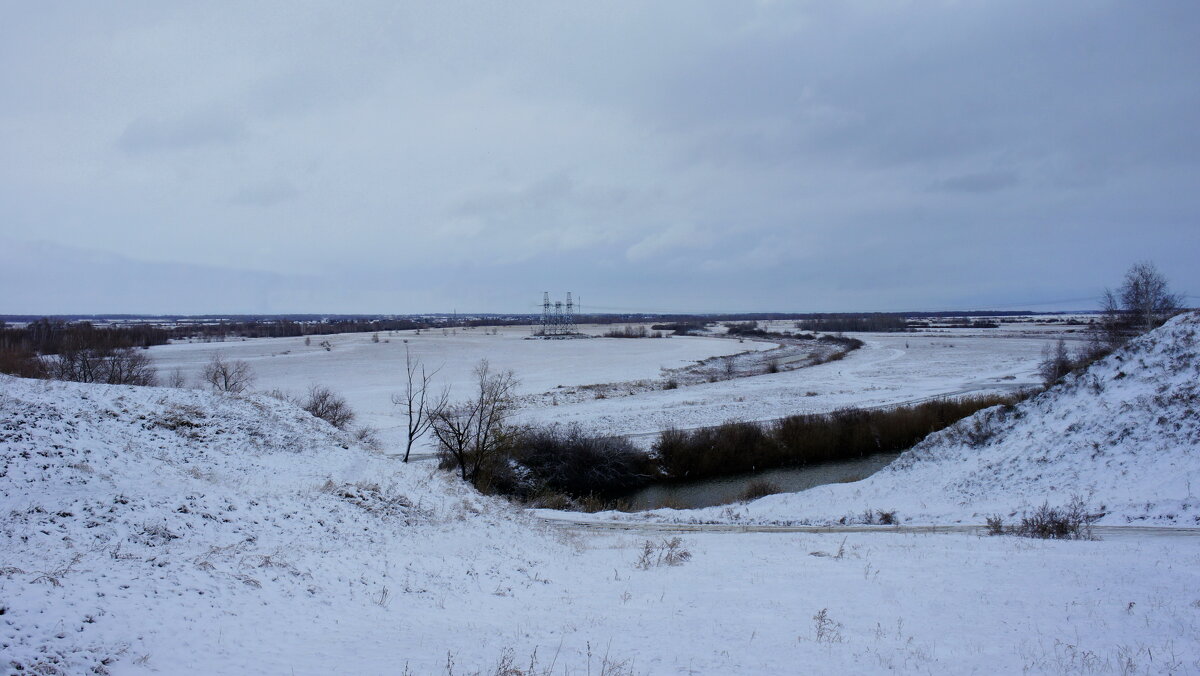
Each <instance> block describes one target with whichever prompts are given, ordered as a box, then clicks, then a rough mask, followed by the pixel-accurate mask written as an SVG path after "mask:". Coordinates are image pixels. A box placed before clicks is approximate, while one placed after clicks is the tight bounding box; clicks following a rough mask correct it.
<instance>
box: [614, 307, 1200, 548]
mask: <svg viewBox="0 0 1200 676" xmlns="http://www.w3.org/2000/svg"><path fill="white" fill-rule="evenodd" d="M1076 496H1077V497H1079V498H1081V499H1082V500H1083V501H1084V502H1085V503H1087V504H1088V505H1089V506H1090V507H1091V508H1092V509H1093V510H1095V511H1096V512H1097V513H1101V512H1102V513H1103V514H1104V516H1103V518H1102V519H1101V520H1100V523H1102V524H1124V523H1154V524H1160V525H1178V526H1192V527H1194V526H1197V525H1200V314H1196V313H1191V314H1187V315H1181V316H1179V317H1176V318H1175V319H1174V320H1172V321H1171V322H1169V323H1168V324H1167V325H1165V326H1163V327H1162V328H1160V329H1158V330H1156V331H1153V332H1151V333H1149V334H1146V335H1144V336H1142V337H1140V338H1138V339H1136V340H1134V341H1132V342H1130V343H1129V344H1128V345H1126V346H1125V347H1123V348H1121V349H1120V350H1118V351H1117V352H1115V353H1114V354H1112V355H1110V356H1108V357H1107V358H1105V359H1103V360H1102V361H1100V362H1098V363H1096V364H1094V365H1092V367H1091V368H1090V369H1089V370H1088V371H1086V372H1084V373H1082V374H1077V375H1072V376H1068V378H1067V379H1066V381H1065V382H1063V383H1061V384H1059V385H1057V386H1055V387H1053V388H1052V389H1050V390H1048V391H1046V392H1044V393H1042V394H1039V395H1038V396H1036V397H1034V398H1032V399H1029V400H1027V401H1025V402H1022V403H1020V404H1018V405H1017V406H1015V407H1014V408H1012V409H1011V410H1008V409H1005V408H1001V407H997V408H993V409H988V410H985V411H981V412H979V413H978V414H976V415H974V416H972V417H970V418H967V419H965V420H962V421H960V422H959V423H957V424H956V425H953V426H951V427H949V428H947V429H945V430H943V431H942V432H939V433H937V434H934V435H931V436H930V437H929V438H927V439H926V440H925V441H923V442H922V443H920V444H919V445H917V446H916V447H914V448H913V449H912V450H910V451H907V452H905V453H904V454H903V455H901V456H900V457H899V458H898V459H897V460H896V461H895V462H893V463H892V464H891V465H890V466H888V467H887V468H885V469H884V470H882V471H880V472H879V473H877V474H875V475H873V476H871V477H868V478H867V479H864V480H862V481H858V482H855V483H848V484H834V485H828V486H820V487H817V488H814V489H810V490H807V491H804V492H801V493H794V494H785V495H774V496H769V497H766V498H763V499H761V500H758V501H756V502H753V503H751V504H748V505H742V506H729V507H721V508H709V509H705V510H694V511H686V512H675V511H673V510H662V511H659V512H655V513H652V514H641V515H638V516H637V517H635V518H639V519H665V520H679V521H684V522H708V521H714V522H753V523H778V522H783V523H830V522H838V521H840V520H842V519H846V520H849V521H852V520H854V519H855V518H857V517H858V516H860V515H862V514H864V513H865V512H867V511H869V510H887V511H891V510H895V511H897V512H898V514H899V516H900V518H901V520H902V521H903V522H905V523H947V522H967V523H974V524H978V523H982V522H983V520H984V518H985V517H987V516H989V515H993V514H1000V515H1003V516H1015V515H1016V514H1017V513H1018V512H1020V511H1022V510H1029V509H1032V508H1034V507H1037V506H1038V505H1041V504H1042V503H1043V502H1046V501H1049V502H1051V503H1052V504H1065V503H1067V502H1068V501H1070V499H1071V498H1072V497H1076ZM612 516H616V518H630V517H626V516H623V515H612Z"/></svg>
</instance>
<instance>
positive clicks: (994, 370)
mask: <svg viewBox="0 0 1200 676" xmlns="http://www.w3.org/2000/svg"><path fill="white" fill-rule="evenodd" d="M607 328H611V327H607ZM772 328H776V329H780V330H784V329H788V328H794V327H792V326H791V325H790V324H789V323H780V324H779V325H778V326H773V327H772ZM1033 329H1037V330H1033ZM592 330H593V331H598V330H600V328H598V327H592ZM1059 332H1061V327H1033V328H1032V329H1031V328H1030V327H1025V326H1021V327H1018V328H1014V329H988V330H982V331H981V330H965V329H941V330H935V331H928V332H921V333H902V334H896V333H891V334H889V333H878V334H854V336H855V337H857V338H861V339H862V340H864V341H865V343H866V345H865V346H864V347H863V348H862V349H859V350H855V351H854V352H851V353H850V354H848V355H847V356H846V358H845V359H843V360H841V361H836V362H830V363H827V364H822V365H820V366H813V367H808V368H801V369H798V370H794V371H786V372H782V373H774V374H761V375H756V376H753V377H745V378H736V379H733V380H724V381H719V382H714V383H702V384H697V385H692V386H681V387H679V388H678V389H669V390H668V389H658V390H650V391H644V388H640V387H631V388H630V389H629V391H632V392H633V394H632V395H629V396H619V395H620V394H621V390H620V388H616V390H617V391H616V392H615V393H614V392H613V391H611V390H609V391H608V392H607V395H606V397H605V398H603V399H598V398H587V399H585V400H583V401H578V400H576V399H577V397H575V398H572V397H569V396H560V394H559V393H562V392H565V391H566V390H569V389H570V388H574V387H579V386H584V385H595V384H602V383H624V382H631V381H633V382H638V383H640V382H641V381H646V380H652V379H656V378H660V377H661V375H662V372H663V369H674V368H681V367H685V366H689V365H691V364H694V363H696V362H698V361H700V360H703V359H706V358H709V357H713V356H718V355H729V354H736V353H739V352H744V351H747V350H755V351H759V350H769V349H771V348H773V347H775V345H776V344H775V343H771V342H762V341H750V340H747V341H745V342H738V341H736V340H731V339H726V338H711V337H692V336H687V337H672V338H668V339H623V338H594V339H588V340H525V337H527V336H528V330H527V329H525V328H523V327H502V328H500V329H499V334H498V335H487V334H485V333H484V332H483V329H470V330H465V329H459V330H458V331H457V333H450V334H449V335H443V334H442V332H441V331H428V330H426V331H422V332H421V334H420V335H416V334H414V333H413V332H412V331H397V332H395V334H394V335H389V334H388V333H387V332H384V333H382V334H381V336H380V339H381V342H379V343H374V342H372V340H371V338H372V334H368V333H352V334H339V335H334V336H312V340H311V341H310V342H311V344H310V345H307V346H306V345H305V344H304V339H303V338H259V339H250V340H231V341H226V342H214V343H177V344H173V345H162V346H156V347H153V348H151V349H150V352H149V354H150V356H151V358H152V359H153V360H154V364H155V367H156V368H157V369H158V371H159V373H160V375H163V376H167V375H169V374H170V373H171V372H173V371H174V370H175V369H179V370H180V371H181V372H182V373H183V374H184V375H185V377H186V378H188V380H189V381H190V383H192V384H197V383H198V382H199V374H200V371H201V369H202V368H203V366H204V364H205V363H206V362H208V360H209V359H211V358H212V355H214V354H220V355H221V356H223V357H224V358H225V359H238V360H244V361H246V362H247V363H249V364H250V366H251V368H252V369H253V370H254V373H255V374H256V376H257V379H256V381H255V383H254V385H253V387H254V389H255V390H257V391H260V392H265V391H269V390H273V389H279V390H282V391H284V392H286V393H288V394H290V395H292V396H294V397H302V396H303V395H304V392H305V390H306V389H307V388H308V387H309V386H310V385H312V384H321V385H325V386H328V387H330V388H332V389H333V390H334V391H336V392H337V393H339V394H340V395H342V396H344V397H345V398H346V400H347V401H348V402H349V404H350V407H351V408H352V409H353V410H354V411H355V412H356V413H357V414H358V416H359V418H358V420H357V421H356V424H365V425H369V426H371V427H374V428H377V429H378V430H379V431H380V434H379V436H380V438H381V439H382V441H383V445H384V447H385V449H388V450H389V451H392V452H395V451H397V450H399V451H402V450H403V447H404V440H403V431H404V428H405V421H404V418H403V417H402V416H401V415H400V411H399V410H398V409H397V408H396V407H395V406H393V405H392V402H391V395H392V394H394V393H398V392H400V391H402V389H403V386H404V377H403V374H404V355H405V347H406V345H407V347H408V348H409V349H410V350H411V353H412V356H413V358H414V359H418V360H420V361H421V362H422V363H423V364H424V365H426V366H427V367H428V368H429V369H431V370H432V369H435V368H441V371H440V372H439V373H438V374H437V377H436V380H435V389H436V388H440V387H442V386H443V385H449V386H451V388H452V392H451V395H452V397H461V396H465V393H467V392H469V391H470V387H471V369H472V368H473V367H474V366H475V365H476V364H477V363H478V362H479V360H480V359H484V358H486V359H488V360H489V361H490V363H491V366H492V367H493V368H495V369H511V370H512V371H513V372H514V373H515V374H516V376H517V378H518V379H519V381H520V388H519V394H521V395H523V398H524V399H525V400H528V401H530V402H532V403H533V404H535V405H529V406H525V407H524V408H522V409H521V410H520V411H519V412H518V416H517V417H518V421H519V422H523V423H543V424H544V423H551V424H552V423H562V424H579V425H580V426H582V427H583V428H584V429H587V430H589V431H591V432H593V433H596V434H610V435H642V440H647V439H649V437H650V436H652V435H654V434H656V433H658V432H660V431H662V430H664V429H666V428H669V427H699V426H704V425H711V424H714V423H719V422H723V421H725V420H732V419H738V420H766V419H772V418H778V417H782V416H785V415H794V414H797V413H816V412H826V411H832V410H835V409H838V408H843V407H847V406H860V407H867V406H883V405H893V404H898V403H902V402H908V401H914V400H921V399H925V398H929V397H935V396H947V395H954V394H965V393H984V392H1007V391H1011V390H1012V389H1016V388H1019V387H1023V386H1029V385H1031V384H1034V383H1036V382H1037V375H1036V373H1035V371H1036V368H1037V362H1038V360H1039V358H1040V354H1041V351H1042V349H1043V348H1044V347H1045V346H1046V344H1047V341H1048V340H1050V339H1051V338H1052V337H1054V336H1057V335H1059ZM325 340H328V341H330V344H331V347H332V349H330V350H328V351H327V350H325V349H324V348H322V347H321V346H320V343H321V342H322V341H325ZM404 341H408V342H407V343H405V342H404ZM559 386H563V387H561V388H560V387H559ZM418 450H419V451H422V452H430V451H432V450H433V446H432V442H431V441H430V440H429V439H424V440H422V441H420V442H418Z"/></svg>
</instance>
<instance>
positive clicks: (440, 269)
mask: <svg viewBox="0 0 1200 676" xmlns="http://www.w3.org/2000/svg"><path fill="white" fill-rule="evenodd" d="M0 15H2V17H3V19H2V20H0V158H2V159H0V252H2V253H0V313H10V314H11V313H92V312H95V313H104V312H138V313H158V312H162V313H174V312H178V313H206V312H363V313H408V312H425V311H441V310H445V311H449V310H451V309H457V310H459V311H460V312H465V311H499V312H531V311H535V310H536V309H538V308H537V307H535V306H539V305H540V301H541V293H542V291H544V290H549V291H551V293H552V296H554V297H561V296H563V295H564V294H565V292H566V291H573V292H574V293H575V294H576V295H578V296H580V297H582V300H583V303H584V310H592V311H614V312H616V311H627V310H646V311H659V312H686V311H738V310H747V311H749V310H775V311H838V310H842V311H855V310H904V309H968V308H984V307H989V308H1018V307H1022V308H1023V307H1031V308H1034V309H1050V308H1072V309H1073V308H1083V309H1086V308H1091V307H1094V302H1093V299H1094V298H1095V297H1096V296H1097V295H1098V294H1099V293H1100V292H1101V291H1102V289H1103V288H1104V287H1105V286H1106V285H1107V286H1115V285H1116V284H1117V283H1119V281H1120V278H1121V275H1122V274H1123V272H1124V270H1125V269H1126V268H1127V267H1128V266H1129V265H1130V264H1131V263H1133V262H1136V261H1140V260H1152V261H1154V262H1155V263H1157V265H1158V267H1159V268H1160V269H1161V270H1162V271H1163V272H1164V273H1165V274H1166V275H1167V277H1168V278H1169V279H1170V281H1171V282H1172V285H1173V287H1174V288H1175V289H1176V290H1179V291H1185V292H1187V293H1189V294H1200V263H1198V262H1197V261H1200V166H1198V163H1200V38H1198V36H1200V3H1197V2H1195V0H1180V1H1178V2H1170V1H1164V2H1157V1H1156V2H1133V1H1129V2H1120V3H1118V2H1104V1H1102V0H1088V1H1086V2H1065V1H1064V2H1045V0H1038V1H1036V2H1020V1H1014V0H1003V1H996V2H986V1H961V2H862V3H856V2H827V1H814V2H787V3H785V2H778V3H777V2H759V3H751V2H696V1H694V0H687V1H684V2H677V3H670V2H654V3H649V2H631V3H620V2H546V3H525V2H519V1H511V0H509V1H505V2H479V3H470V4H459V3H455V2H447V1H444V0H438V1H437V2H428V3H421V4H416V3H397V2H394V1H393V0H388V1H384V2H378V3H374V2H336V3H335V2H328V3H318V2H297V1H295V0H288V1H286V2H279V3H268V2H251V3H247V2H231V3H219V2H199V3H174V2H172V3H163V2H144V3H118V2H77V3H60V2H17V1H11V2H10V1H6V0H0ZM1189 302H1191V303H1192V304H1198V303H1200V301H1197V300H1196V299H1195V297H1194V296H1193V297H1192V298H1191V299H1190V300H1189Z"/></svg>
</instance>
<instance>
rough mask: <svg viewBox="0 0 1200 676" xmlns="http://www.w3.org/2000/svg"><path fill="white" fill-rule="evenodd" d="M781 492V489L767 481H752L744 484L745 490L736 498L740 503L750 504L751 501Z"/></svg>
mask: <svg viewBox="0 0 1200 676" xmlns="http://www.w3.org/2000/svg"><path fill="white" fill-rule="evenodd" d="M782 492H783V488H782V487H780V485H779V484H777V483H774V482H772V481H767V480H766V479H755V480H754V481H751V482H750V483H748V484H746V488H745V490H743V491H742V494H741V495H740V496H738V500H740V501H742V502H750V501H751V500H757V499H759V498H765V497H766V496H768V495H775V494H776V493H782Z"/></svg>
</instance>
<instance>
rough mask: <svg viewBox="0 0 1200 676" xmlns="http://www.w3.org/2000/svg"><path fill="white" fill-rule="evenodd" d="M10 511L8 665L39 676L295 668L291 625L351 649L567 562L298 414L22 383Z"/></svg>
mask: <svg viewBox="0 0 1200 676" xmlns="http://www.w3.org/2000/svg"><path fill="white" fill-rule="evenodd" d="M0 514H2V515H3V522H2V527H0V584H2V585H3V595H2V597H0V605H2V606H3V611H2V612H3V618H0V619H2V620H3V621H2V622H0V654H3V656H4V657H5V658H6V659H5V660H4V662H3V665H2V666H0V669H6V670H7V669H15V668H16V667H14V666H12V665H22V666H23V667H24V668H32V667H33V666H34V665H40V667H39V668H41V669H42V670H43V671H40V672H36V671H35V673H83V672H85V671H88V670H89V669H96V670H98V671H101V672H103V671H104V670H105V669H108V668H110V667H107V666H106V664H109V663H117V662H119V663H121V664H124V665H127V666H128V665H129V664H131V663H133V662H136V661H137V659H138V658H140V657H142V656H147V657H145V659H144V660H143V661H145V662H150V664H151V665H153V664H159V665H170V670H171V671H172V672H177V673H184V672H186V673H201V672H204V671H209V670H215V671H218V672H224V673H236V672H241V671H243V670H244V669H248V668H249V667H250V665H263V664H271V663H272V662H271V659H272V658H271V657H270V656H271V655H277V656H280V659H279V661H278V662H277V663H278V664H286V663H288V662H287V661H286V660H285V659H283V657H282V656H284V655H287V654H288V651H294V650H295V648H296V645H295V644H296V643H297V642H298V639H297V638H296V637H295V636H292V637H291V638H289V637H287V636H281V635H276V636H273V637H271V636H268V634H269V632H270V631H271V630H270V629H268V628H267V627H269V626H270V625H271V622H272V621H273V620H276V619H278V618H277V617H276V613H281V614H282V617H284V618H285V622H284V624H285V626H286V625H292V626H296V627H299V626H301V625H312V628H315V629H316V630H317V631H316V633H317V634H321V633H322V632H330V633H336V631H337V630H338V629H337V625H339V624H340V623H342V622H345V621H346V619H347V618H348V617H356V616H362V617H366V618H370V617H371V615H372V611H375V612H378V611H379V610H380V608H381V607H384V606H386V605H388V603H389V600H390V599H391V598H394V597H395V596H402V597H407V598H413V597H416V598H418V599H421V600H419V601H416V603H417V604H418V605H422V604H427V603H433V602H434V601H432V600H431V599H434V598H437V599H444V597H445V596H446V595H447V594H448V593H450V592H452V591H453V593H454V594H457V593H458V588H459V587H460V586H461V585H462V583H463V582H462V581H463V580H469V581H470V582H471V584H472V585H474V584H478V585H481V586H486V587H488V588H489V589H493V588H503V587H507V586H512V585H514V584H519V583H523V582H525V581H526V580H527V574H528V575H533V573H532V572H529V571H531V570H532V569H535V568H536V567H537V565H538V563H539V562H540V561H541V560H542V559H543V558H544V557H545V556H546V555H547V554H552V553H554V552H556V551H557V552H561V551H562V550H564V549H565V546H564V545H562V544H561V543H560V542H559V541H558V539H556V538H554V537H551V536H549V535H546V534H544V533H542V532H540V531H537V530H536V529H531V528H530V527H529V524H528V522H527V521H525V520H524V519H522V518H521V517H520V515H519V514H517V513H514V512H513V510H510V509H509V508H507V507H506V506H505V505H503V504H502V503H498V502H495V501H492V500H489V499H485V498H481V497H479V496H478V494H476V493H475V492H474V491H471V490H468V489H466V488H465V487H463V486H462V485H461V484H460V483H459V482H455V481H453V480H451V479H448V478H445V477H443V476H440V475H432V474H431V473H430V470H429V469H427V468H421V469H416V468H413V467H409V466H402V465H400V464H399V463H397V462H396V461H394V460H388V459H386V458H383V457H381V456H379V455H376V454H373V453H371V452H370V451H367V450H365V449H362V448H359V447H357V446H355V445H354V444H353V442H352V441H351V440H350V439H348V438H347V437H346V436H345V435H343V434H341V433H339V432H338V431H337V430H335V429H334V428H333V427H331V426H329V425H328V424H326V423H325V422H323V421H320V420H317V419H315V418H313V417H312V416H310V415H308V414H307V413H305V412H304V411H301V410H300V409H298V408H296V407H295V406H293V405H290V404H287V403H284V402H280V401H276V400H273V399H270V398H267V397H245V398H241V397H233V396H221V395H215V394H209V393H204V392H195V391H185V390H169V389H161V388H135V387H115V386H96V385H79V384H73V383H58V382H47V381H29V380H19V379H14V378H9V377H4V376H0ZM514 564H516V565H514ZM518 569H522V570H518ZM406 602H410V601H406ZM443 602H444V601H443ZM271 608H275V609H276V610H274V611H272V610H270V609H271ZM333 608H336V610H331V609H333ZM276 628H278V627H276ZM344 629H345V627H343V630H344ZM283 631H287V630H283ZM272 643H274V645H272ZM491 652H492V653H495V652H496V651H495V650H492V651H491ZM264 653H266V655H265V656H264ZM390 654H391V655H392V657H391V658H390V659H394V653H390ZM151 660H152V662H151ZM54 669H59V670H61V671H54Z"/></svg>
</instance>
